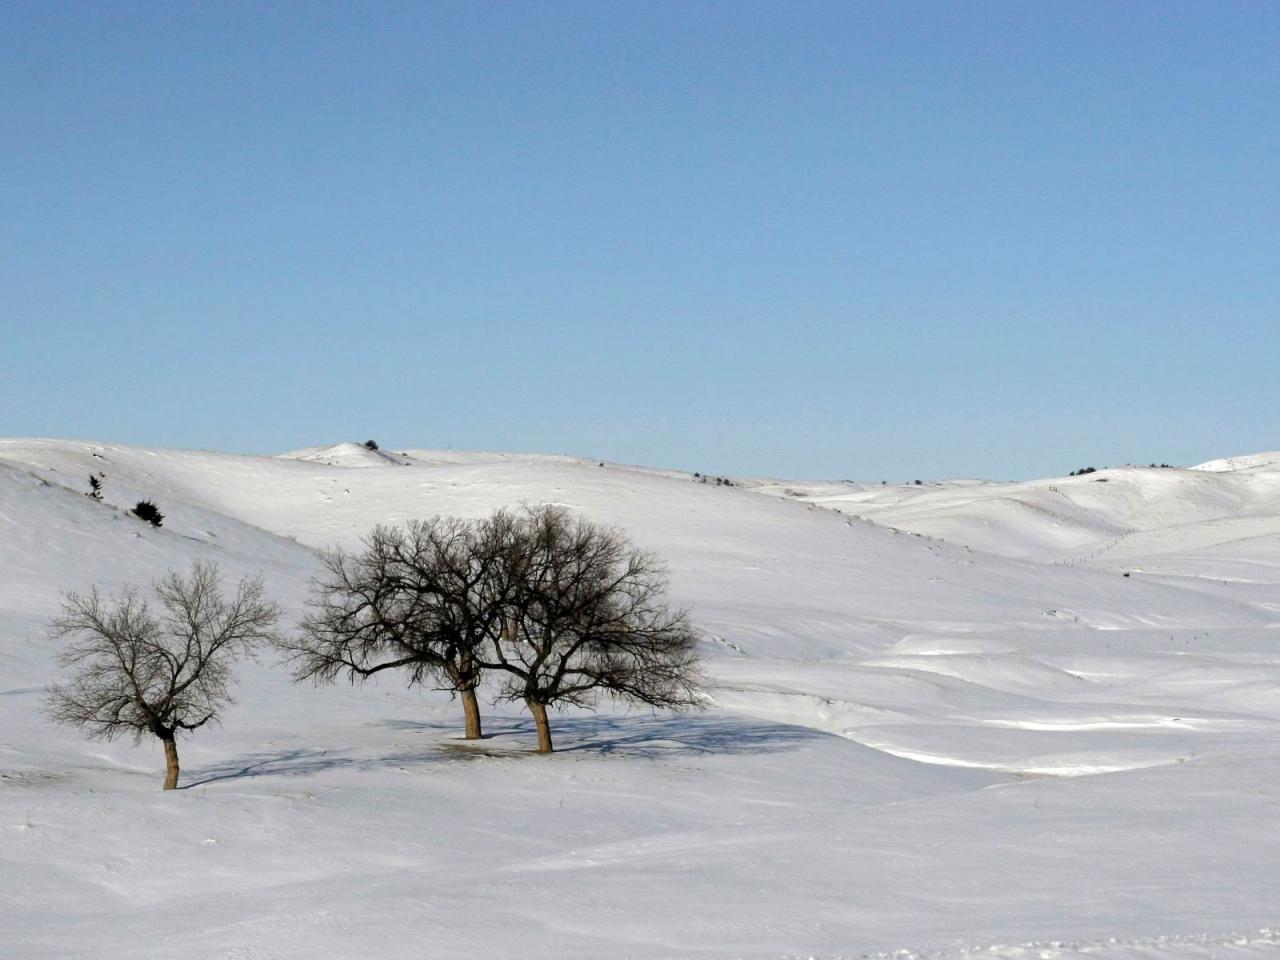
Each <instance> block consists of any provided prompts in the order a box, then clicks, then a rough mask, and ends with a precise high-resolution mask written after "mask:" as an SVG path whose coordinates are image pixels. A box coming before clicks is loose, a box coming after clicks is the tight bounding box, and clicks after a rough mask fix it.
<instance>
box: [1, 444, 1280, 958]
mask: <svg viewBox="0 0 1280 960" xmlns="http://www.w3.org/2000/svg"><path fill="white" fill-rule="evenodd" d="M90 473H93V474H102V475H104V479H103V481H102V482H103V489H104V499H105V501H106V502H105V503H97V502H94V501H92V500H90V499H88V498H87V497H85V496H83V495H82V494H83V492H84V491H85V490H87V489H88V477H89V474H90ZM143 498H148V499H152V500H154V501H155V502H156V503H157V504H159V506H160V508H161V510H162V511H163V512H164V513H165V516H166V520H165V523H164V526H163V527H162V528H160V529H155V528H152V527H150V526H148V525H146V524H143V523H141V522H140V521H138V520H137V519H136V518H133V517H131V516H129V515H128V514H127V513H126V512H125V511H126V509H127V508H128V507H129V506H132V505H133V503H135V502H136V501H137V500H139V499H143ZM522 502H529V503H557V504H563V505H565V506H568V507H571V508H573V509H575V510H579V511H582V512H584V513H585V514H587V515H589V516H591V517H592V518H594V519H598V520H603V521H607V522H609V523H614V524H618V525H620V526H622V527H623V528H624V529H626V530H627V532H628V533H629V534H630V535H631V536H632V538H633V539H634V540H636V541H637V542H638V543H640V544H642V545H643V546H646V547H651V548H653V549H654V550H656V551H657V552H658V553H660V554H661V555H662V556H663V557H664V558H666V560H667V561H668V562H669V564H670V572H671V578H672V592H673V594H674V596H675V598H676V599H677V600H678V601H679V602H680V603H682V604H685V605H687V606H688V607H689V608H690V610H691V611H692V615H693V618H694V620H695V622H697V623H698V624H699V625H700V627H701V628H702V629H703V630H704V632H705V634H706V638H707V639H706V642H705V643H704V647H705V653H706V657H707V662H708V672H709V675H710V678H711V680H712V683H713V689H712V691H711V693H712V696H713V698H714V700H715V702H716V707H715V708H714V709H713V710H712V711H710V712H708V713H706V714H701V715H695V716H677V717H673V716H668V715H658V716H652V715H650V714H647V713H634V714H630V715H627V714H619V713H617V712H613V711H608V710H606V711H604V712H602V713H600V714H588V713H573V714H568V715H565V716H562V717H561V718H559V720H558V727H557V729H558V732H559V734H560V736H559V742H560V744H561V745H562V748H563V749H562V752H560V753H559V754H557V755H555V756H552V757H549V758H546V757H530V756H528V755H527V754H526V751H527V749H528V747H529V746H530V743H531V730H530V726H529V723H528V721H527V718H526V717H525V716H523V715H522V714H521V713H520V712H519V711H518V710H516V709H514V708H503V709H500V710H494V711H490V714H491V718H490V721H489V729H490V730H491V731H492V732H493V734H494V735H493V736H492V737H491V738H490V739H489V740H486V741H485V742H484V743H483V745H482V746H475V745H467V744H462V743H460V742H459V741H457V740H456V739H455V738H456V736H457V727H458V722H459V721H458V718H457V716H456V714H457V711H456V709H455V707H454V706H453V705H452V704H450V703H449V702H448V700H447V698H446V697H444V696H442V695H440V694H434V693H431V692H423V691H419V690H408V689H406V688H404V686H403V685H402V684H401V683H399V682H398V681H397V680H396V679H395V678H387V679H384V680H382V681H380V682H377V683H371V684H369V685H367V686H364V687H357V688H354V689H353V688H350V687H347V686H344V685H340V686H336V687H332V688H322V689H319V690H316V689H312V688H310V687H298V686H295V685H293V684H292V683H291V682H290V680H289V678H288V676H287V674H285V673H284V672H283V671H281V670H280V669H279V668H278V667H276V666H275V665H273V664H272V663H270V662H269V661H264V662H262V663H259V664H249V665H247V666H246V667H245V669H244V671H243V682H242V684H241V687H240V690H239V695H238V700H239V702H238V704H237V705H236V706H234V707H233V708H232V709H231V710H230V711H229V712H228V714H227V717H226V720H225V727H224V728H222V729H218V730H211V731H207V732H206V731H201V732H200V735H198V736H196V737H193V738H191V739H190V740H189V741H188V742H186V743H184V745H183V750H184V760H185V767H184V774H185V782H186V784H187V786H188V789H185V790H180V791H177V792H176V793H173V794H162V793H161V792H160V791H159V789H158V786H159V778H160V767H161V764H160V761H159V759H158V751H157V749H156V748H155V746H154V745H152V744H149V743H147V744H143V745H142V746H140V747H137V748H134V747H131V746H130V745H128V744H119V743H117V744H99V743H90V742H86V741H84V740H82V739H80V738H78V736H77V735H76V734H74V733H73V732H70V731H66V730H61V729H57V728H53V727H50V726H49V725H48V724H47V722H46V721H44V719H43V717H42V716H41V714H40V711H39V704H40V697H41V690H42V689H43V687H44V686H45V685H46V684H47V683H48V682H49V681H50V680H51V679H53V678H54V676H55V674H56V668H55V665H54V652H55V651H54V649H53V648H52V645H51V643H50V641H49V640H48V638H47V635H46V630H45V625H46V624H47V621H48V619H49V617H50V616H51V615H52V614H53V613H55V612H56V610H57V607H58V598H59V594H60V593H61V592H62V591H65V590H68V589H85V588H87V587H88V586H90V585H92V584H95V583H96V584H99V585H100V586H102V587H103V588H104V589H106V590H109V591H114V590H117V589H119V588H120V587H121V586H123V585H124V584H126V583H142V584H145V583H146V582H148V581H150V580H152V579H154V578H155V577H157V576H159V575H160V574H161V573H163V572H164V571H166V570H168V569H174V568H178V569H181V568H184V567H186V566H187V565H189V564H190V562H191V561H192V560H193V559H197V558H203V559H213V560H216V561H217V562H218V563H219V564H220V566H221V567H222V569H223V570H224V572H225V573H227V574H228V575H230V576H232V577H238V576H241V575H244V574H248V573H257V572H261V573H262V574H263V575H264V577H265V579H266V581H267V583H268V585H269V588H270V589H271V591H272V593H273V595H274V596H275V597H277V598H278V599H279V601H280V602H281V603H282V604H283V605H284V606H285V608H286V610H287V612H288V615H289V617H290V618H291V619H292V618H295V617H296V616H297V614H298V613H299V611H300V610H301V607H302V604H303V601H304V598H305V595H306V591H307V583H308V579H309V578H310V577H311V576H313V575H314V574H315V573H316V571H317V569H318V565H317V559H316V551H317V550H318V549H320V548H323V547H326V546H330V545H334V544H342V545H347V546H351V545H355V544H357V543H358V541H359V538H360V536H361V535H362V534H363V533H365V532H366V531H367V530H368V529H369V528H370V527H371V526H372V525H373V524H376V523H392V524H394V523H400V522H403V521H404V520H407V519H411V518H416V517H425V516H430V515H432V514H436V513H444V514H455V515H462V516H479V515H482V514H484V513H487V512H488V511H490V510H492V509H494V508H496V507H499V506H508V505H515V504H519V503H522ZM1124 574H1129V575H1128V576H1125V575H1124ZM1277 627H1280V455H1259V456H1256V457H1245V458H1234V459H1232V460H1226V461H1214V462H1212V463H1210V464H1204V465H1202V466H1201V467H1198V468H1193V469H1191V470H1177V469H1143V468H1119V469H1114V470H1105V471H1099V472H1098V473H1095V474H1090V475H1086V476H1083V477H1072V478H1059V479H1055V480H1045V481H1036V482H1031V483H1021V484H996V483H983V482H978V481H964V482H953V483H945V484H931V485H923V486H919V487H916V486H914V485H913V486H911V487H886V486H881V485H874V486H872V485H859V484H805V483H797V482H791V481H788V482H782V481H750V482H747V483H744V484H740V485H736V486H717V485H715V484H704V483H699V482H696V480H695V479H694V478H693V477H692V476H690V475H687V474H682V473H679V472H676V471H664V470H652V469H645V468H638V467H628V466H622V465H617V464H602V463H600V462H598V461H594V460H582V459H577V458H572V457H555V456H517V455H502V454H463V453H456V452H452V451H424V450H405V451H374V450H369V449H366V448H365V447H364V446H361V445H358V444H340V445H338V446H336V447H319V448H308V449H307V450H302V451H297V452H294V453H291V454H286V455H283V456H281V457H248V456H234V455H229V454H218V453H208V452H197V451H175V450H156V449H148V448H141V447H129V446H123V445H116V444H101V443H91V442H75V441H63V440H0V838H2V839H0V944H5V945H6V950H5V952H4V955H5V956H10V955H12V956H14V957H21V958H36V957H39V958H54V957H59V958H61V957H67V956H76V957H101V958H107V957H111V958H116V957H119V958H125V957H128V958H141V957H171V956H182V957H201V958H203V957H208V958H231V957H242V956H250V957H323V958H329V957H332V958H347V957H377V958H399V957H405V958H409V957H415V958H416V957H421V956H442V957H447V956H455V955H459V956H460V955H463V954H466V955H468V956H474V955H480V956H494V957H499V956H508V955H512V954H515V953H517V952H518V953H520V954H521V955H522V956H525V957H543V956H545V957H566V956H568V957H628V956H629V957H668V956H670V957H684V956H689V957H698V956H705V957H739V956H740V957H753V958H755V957H760V958H763V957H780V956H786V955H804V956H809V955H813V956H820V957H853V956H863V955H866V954H870V955H875V954H876V953H877V952H889V951H898V950H903V951H908V953H903V954H901V955H902V956H933V957H955V958H980V957H981V958H987V957H990V958H993V960H994V958H995V957H1023V956H1026V957H1033V956H1034V957H1086V956H1090V957H1093V956H1096V957H1107V958H1116V960H1130V958H1137V957H1152V958H1172V957H1184V956H1185V957H1195V958H1206V957H1210V956H1224V957H1225V956H1236V955H1238V956H1240V957H1255V956H1265V955H1268V951H1275V950H1277V949H1280V948H1277V946H1276V944H1277V939H1276V937H1275V935H1274V934H1272V933H1269V932H1267V929H1266V928H1267V927H1268V925H1271V926H1275V925H1277V924H1278V923H1280V917H1277V915H1276V907H1275V897H1274V895H1273V894H1272V891H1273V890H1274V889H1275V888H1277V886H1280V883H1278V881H1280V868H1277V867H1276V866H1275V864H1276V863H1278V862H1280V858H1278V857H1277V856H1276V855H1277V853H1278V852H1280V827H1278V826H1277V824H1280V816H1278V814H1280V790H1277V788H1276V786H1275V784H1276V783H1277V782H1280V781H1278V778H1277V776H1276V775H1277V773H1280V736H1278V734H1280V696H1278V691H1280V630H1278V629H1277ZM1055 941H1056V942H1059V945H1056V946H1055V945H1054V942H1055ZM1027 944H1036V946H1027Z"/></svg>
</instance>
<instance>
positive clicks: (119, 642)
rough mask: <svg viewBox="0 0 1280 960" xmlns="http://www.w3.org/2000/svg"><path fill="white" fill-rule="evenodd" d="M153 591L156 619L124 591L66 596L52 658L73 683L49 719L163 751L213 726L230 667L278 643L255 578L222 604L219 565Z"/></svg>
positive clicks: (53, 702)
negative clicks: (59, 647) (181, 736)
mask: <svg viewBox="0 0 1280 960" xmlns="http://www.w3.org/2000/svg"><path fill="white" fill-rule="evenodd" d="M154 586H155V593H156V596H157V597H158V598H159V600H160V606H161V608H162V612H159V613H157V612H153V611H152V609H151V607H150V605H149V604H148V603H147V602H146V601H145V600H142V599H140V598H139V596H138V594H137V592H136V591H135V590H133V589H131V588H130V589H126V590H125V591H124V592H123V593H122V594H120V596H118V597H116V598H115V599H114V600H111V601H105V600H103V598H102V597H101V595H100V594H99V593H98V591H97V589H96V588H95V589H94V590H92V591H91V592H90V593H89V594H88V596H84V597H82V596H79V595H77V594H74V593H72V594H68V595H67V596H66V597H65V598H64V601H63V608H62V615H61V616H59V617H58V618H57V619H55V620H54V621H53V623H52V625H51V632H52V634H53V636H54V637H55V638H56V639H60V640H64V641H66V647H65V648H64V649H63V651H62V653H61V654H60V657H59V660H60V662H61V663H62V665H63V666H64V667H67V668H69V669H71V670H72V671H73V675H72V678H71V679H70V680H69V681H68V682H66V683H64V684H60V685H57V686H54V687H52V688H51V689H50V691H49V695H48V698H47V703H46V706H47V710H48V713H49V716H50V717H51V718H52V719H53V720H54V721H56V722H58V723H63V724H67V725H69V726H74V727H78V728H80V729H82V730H84V731H85V732H86V733H87V734H88V736H90V737H92V738H97V739H104V740H112V739H115V738H116V737H119V736H125V735H127V736H131V737H133V739H134V741H135V742H137V741H139V740H141V739H142V737H143V736H145V735H146V734H148V733H149V734H152V735H154V736H156V737H159V738H160V739H161V740H163V741H165V742H166V747H168V746H169V745H170V744H171V742H172V741H173V739H174V736H175V734H176V732H177V731H179V730H196V729H198V728H199V727H202V726H204V725H205V724H207V723H210V722H216V721H217V719H218V714H219V711H220V710H221V709H222V707H223V706H225V705H226V704H227V703H230V702H231V691H230V686H231V681H232V671H233V667H234V664H235V661H236V660H237V659H238V658H240V657H242V656H246V655H252V653H253V651H254V650H255V649H256V648H257V647H258V646H259V645H260V644H262V643H264V642H268V641H271V640H273V639H274V638H275V634H274V632H273V628H274V626H275V623H276V620H277V618H278V616H279V612H278V610H277V608H276V606H275V605H274V604H272V603H270V602H268V601H267V600H266V599H265V598H264V590H263V586H262V582H261V580H257V579H255V580H244V581H241V582H240V583H239V585H238V586H237V588H236V591H235V593H234V594H233V595H232V596H231V598H230V599H228V598H227V597H225V596H224V595H223V593H222V591H221V583H220V579H219V576H218V570H217V567H216V566H215V565H213V564H211V563H196V564H194V565H193V566H192V568H191V574H190V577H189V578H184V577H182V576H181V575H179V574H177V573H170V574H168V575H167V576H166V577H164V578H163V579H162V580H160V581H159V582H157V583H156V584H155V585H154ZM170 780H172V781H173V783H172V784H170V783H169V782H166V786H172V785H176V781H177V754H176V750H174V751H172V752H171V756H170Z"/></svg>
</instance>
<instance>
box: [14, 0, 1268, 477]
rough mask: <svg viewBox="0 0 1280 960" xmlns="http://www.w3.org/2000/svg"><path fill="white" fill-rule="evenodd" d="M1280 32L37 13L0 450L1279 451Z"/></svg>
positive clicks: (841, 14) (872, 470)
mask: <svg viewBox="0 0 1280 960" xmlns="http://www.w3.org/2000/svg"><path fill="white" fill-rule="evenodd" d="M1277 411H1280V6H1278V5H1276V4H1269V3H1262V2H1256V3H1252V2H1248V3H1246V2H1218V0H1213V2H1208V0H1206V2H1203V3H1177V2H1173V3H1170V2H1159V3H1141V2H1128V0H1126V2H1124V3H1115V2H1110V0H1108V2H1102V3H1088V2H1080V0H1070V2H1065V0H1064V2H1060V3H1047V2H1033V3H1027V2H1022V0H1018V2H1010V3H998V4H997V3H958V2H957V3H944V2H940V0H937V2H928V3H910V2H901V0H892V2H890V0H886V2H883V3H853V2H840V3H830V4H826V3H800V2H796V3H792V2H769V3H750V2H738V0H735V2H731V3H730V2H724V3H689V2H684V0H681V2H675V0H672V2H663V3H656V2H655V3H634V2H618V3H615V2H593V3H577V2H562V3H528V2H515V3H474V2H467V3H456V4H454V3H442V4H432V3H416V4H403V5H400V4H393V3H376V4H359V3H342V4H336V3H319V2H309V3H305V4H302V3H299V4H282V5H281V4H261V3H245V4H237V3H223V2H219V3H201V4H195V3H181V4H172V3H156V4H133V3H90V2H85V3H80V4H60V3H50V2H43V0H42V2H35V3H27V2H19V3H9V4H7V5H6V6H5V10H4V13H3V18H2V20H0V435H7V436H32V435H36V436H62V437H83V438H92V439H102V440H114V441H120V442H136V443H145V444H154V445H168V446H186V447H210V448H215V449H223V450H232V451H242V452H277V451H282V450H286V449H290V448H294V447H298V446H303V445H310V444H318V443H328V442H336V441H340V440H364V439H366V438H370V437H372V438H375V439H377V440H378V441H380V442H381V443H382V444H383V445H384V446H388V447H406V446H419V447H431V446H438V447H445V446H449V445H452V446H453V447H455V448H468V449H491V450H534V451H543V452H553V453H562V452H567V453H581V454H584V455H587V456H598V457H601V458H608V459H616V460H623V461H629V462H642V463H648V464H654V465H664V466H677V467H685V468H688V469H690V470H705V471H713V472H721V473H730V472H735V473H759V474H774V475H791V476H801V475H803V476H814V477H836V478H839V477H853V478H858V479H869V480H878V479H881V478H886V479H890V480H904V479H914V478H917V477H922V478H937V477H943V476H954V475H981V476H988V477H995V478H1012V477H1022V476H1034V475H1048V474H1054V473H1060V472H1065V471H1067V470H1069V469H1072V468H1074V467H1078V466H1082V465H1084V464H1086V463H1089V464H1096V465H1099V466H1100V465H1102V464H1103V463H1117V462H1123V461H1127V460H1133V461H1142V462H1146V461H1149V460H1157V461H1162V460H1167V461H1170V462H1175V463H1191V462H1196V461H1198V460H1201V459H1206V458H1209V457H1213V456H1218V455H1225V454H1235V453H1242V452H1248V451H1256V450H1260V449H1275V448H1280V427H1278V424H1280V420H1278V417H1277Z"/></svg>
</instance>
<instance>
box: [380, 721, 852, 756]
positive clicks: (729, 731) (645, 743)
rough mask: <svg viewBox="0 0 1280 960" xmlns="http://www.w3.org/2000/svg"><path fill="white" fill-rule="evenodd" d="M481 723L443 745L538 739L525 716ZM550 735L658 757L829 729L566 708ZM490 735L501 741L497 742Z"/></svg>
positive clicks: (803, 739)
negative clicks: (474, 733)
mask: <svg viewBox="0 0 1280 960" xmlns="http://www.w3.org/2000/svg"><path fill="white" fill-rule="evenodd" d="M380 725H381V726H387V727H391V728H393V729H396V730H422V731H424V732H425V731H431V730H439V729H441V727H440V725H439V724H430V723H415V722H413V721H407V720H389V721H385V722H384V723H383V724H380ZM485 728H486V733H485V739H484V740H483V741H466V740H453V741H451V742H450V744H449V747H448V748H449V749H453V750H456V751H458V752H468V751H473V752H475V753H478V754H481V755H485V756H503V757H519V756H525V755H527V754H529V753H531V752H532V750H533V748H534V746H535V745H536V743H537V734H536V732H535V730H534V726H533V720H532V719H531V718H528V717H491V718H488V719H487V720H486V722H485ZM448 729H452V728H448ZM551 736H552V739H553V740H554V741H555V745H556V751H555V752H556V753H558V754H592V753H594V754H600V755H611V754H618V755H620V756H627V757H639V758H644V759H658V758H662V757H672V758H674V757H676V756H679V755H682V754H683V755H689V754H742V753H773V752H776V751H779V750H788V749H791V748H793V747H795V746H797V745H799V744H802V743H809V742H812V741H815V740H818V739H822V738H826V737H829V736H830V734H827V733H823V732H821V731H818V730H813V729H811V728H808V727H797V726H791V725H789V724H783V723H772V722H770V721H767V720H751V719H747V718H745V717H735V716H728V715H724V714H652V715H650V714H630V715H627V714H580V715H573V714H570V715H562V716H556V717H552V720H551ZM512 740H519V741H521V742H520V743H512V742H510V741H512ZM493 741H499V742H502V741H506V742H502V743H501V745H499V743H494V742H493Z"/></svg>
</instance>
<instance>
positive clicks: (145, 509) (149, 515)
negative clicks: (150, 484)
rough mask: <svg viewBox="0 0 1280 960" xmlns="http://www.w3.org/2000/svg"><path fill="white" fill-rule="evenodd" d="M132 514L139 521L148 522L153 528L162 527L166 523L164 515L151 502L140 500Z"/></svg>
mask: <svg viewBox="0 0 1280 960" xmlns="http://www.w3.org/2000/svg"><path fill="white" fill-rule="evenodd" d="M130 513H132V514H133V515H134V516H135V517H137V518H138V519H139V520H145V521H147V523H149V524H151V525H152V526H153V527H158V526H161V525H162V524H163V523H164V514H163V513H161V512H160V508H159V507H157V506H156V505H155V504H154V503H152V502H151V501H150V500H139V501H138V502H137V504H136V505H135V506H134V508H133V509H132V510H131V511H130Z"/></svg>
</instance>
